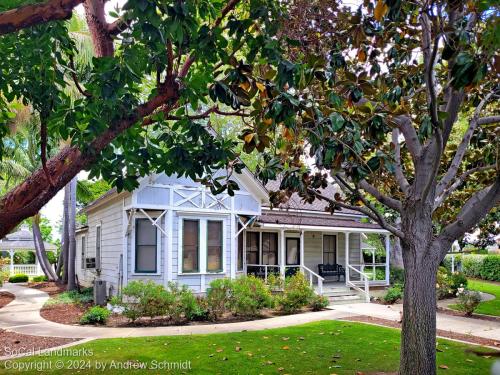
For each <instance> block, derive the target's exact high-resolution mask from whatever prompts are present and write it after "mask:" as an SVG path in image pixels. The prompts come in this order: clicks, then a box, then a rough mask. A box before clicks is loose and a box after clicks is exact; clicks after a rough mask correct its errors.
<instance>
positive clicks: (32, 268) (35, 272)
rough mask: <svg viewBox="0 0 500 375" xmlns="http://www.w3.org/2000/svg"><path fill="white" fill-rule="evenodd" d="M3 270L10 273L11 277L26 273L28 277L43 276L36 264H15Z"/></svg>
mask: <svg viewBox="0 0 500 375" xmlns="http://www.w3.org/2000/svg"><path fill="white" fill-rule="evenodd" d="M3 269H4V270H5V271H7V272H9V274H10V275H11V276H12V275H17V274H19V273H24V274H25V275H28V276H40V275H43V272H42V270H41V269H40V268H38V267H37V265H36V264H14V265H13V266H10V265H7V266H4V267H3Z"/></svg>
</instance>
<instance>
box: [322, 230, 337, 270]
mask: <svg viewBox="0 0 500 375" xmlns="http://www.w3.org/2000/svg"><path fill="white" fill-rule="evenodd" d="M326 236H330V237H335V241H334V242H333V243H334V244H335V264H339V236H338V234H337V233H335V234H330V233H323V235H322V237H321V250H322V251H321V263H323V264H326V263H325V237H326Z"/></svg>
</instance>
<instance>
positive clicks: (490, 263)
mask: <svg viewBox="0 0 500 375" xmlns="http://www.w3.org/2000/svg"><path fill="white" fill-rule="evenodd" d="M480 275H481V278H482V279H484V280H492V281H500V255H487V256H485V257H484V260H483V264H482V266H481V271H480Z"/></svg>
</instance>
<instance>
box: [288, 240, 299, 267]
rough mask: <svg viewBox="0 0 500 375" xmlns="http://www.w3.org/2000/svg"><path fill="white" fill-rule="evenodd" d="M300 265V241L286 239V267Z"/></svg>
mask: <svg viewBox="0 0 500 375" xmlns="http://www.w3.org/2000/svg"><path fill="white" fill-rule="evenodd" d="M299 264H300V239H299V238H287V239H286V265H287V266H296V265H299Z"/></svg>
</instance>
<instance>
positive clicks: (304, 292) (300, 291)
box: [278, 272, 314, 314]
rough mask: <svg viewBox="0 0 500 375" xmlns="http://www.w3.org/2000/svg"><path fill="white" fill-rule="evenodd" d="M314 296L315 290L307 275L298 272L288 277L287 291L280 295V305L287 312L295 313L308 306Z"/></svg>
mask: <svg viewBox="0 0 500 375" xmlns="http://www.w3.org/2000/svg"><path fill="white" fill-rule="evenodd" d="M313 297H314V290H313V289H312V288H311V287H310V286H309V282H308V281H307V280H306V278H305V276H304V275H303V274H302V273H300V272H298V273H296V274H295V275H293V276H292V277H289V278H287V279H286V282H285V292H284V293H283V295H282V296H280V297H278V307H279V308H280V310H282V311H284V312H285V313H287V314H289V313H293V312H296V311H298V310H300V309H301V308H302V307H304V306H307V305H308V304H309V303H310V302H311V300H312V299H313Z"/></svg>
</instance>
